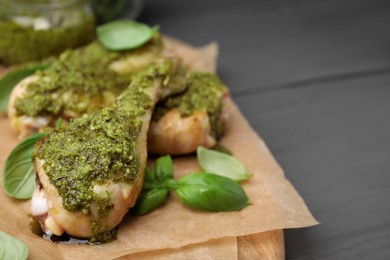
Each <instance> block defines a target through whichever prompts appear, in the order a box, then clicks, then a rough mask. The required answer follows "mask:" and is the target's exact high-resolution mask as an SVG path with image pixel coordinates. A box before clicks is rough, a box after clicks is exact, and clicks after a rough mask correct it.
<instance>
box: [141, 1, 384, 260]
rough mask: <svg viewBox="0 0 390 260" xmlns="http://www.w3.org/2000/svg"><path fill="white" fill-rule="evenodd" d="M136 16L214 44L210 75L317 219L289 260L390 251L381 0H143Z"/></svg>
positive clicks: (298, 234) (291, 244)
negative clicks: (215, 63) (216, 52)
mask: <svg viewBox="0 0 390 260" xmlns="http://www.w3.org/2000/svg"><path fill="white" fill-rule="evenodd" d="M140 20H142V21H144V22H147V23H148V24H151V25H154V24H160V26H161V31H162V32H163V33H166V34H168V35H171V36H174V37H177V38H179V39H182V40H184V41H187V42H189V43H191V44H194V45H202V44H205V43H208V42H210V41H212V40H216V41H218V42H219V44H220V59H219V71H218V73H219V75H220V76H221V77H222V79H223V80H224V81H225V82H226V83H227V84H228V85H229V87H230V89H231V91H232V96H233V98H234V100H235V101H236V102H237V103H238V105H239V106H240V108H241V109H242V111H243V113H244V114H245V115H246V117H247V118H248V119H249V121H250V122H251V124H252V125H253V127H254V128H255V129H256V131H257V132H258V133H259V134H260V135H261V136H262V137H263V138H264V139H265V141H266V142H267V144H268V146H269V147H270V149H271V150H272V152H273V154H274V155H275V157H276V158H277V160H278V161H279V162H280V164H281V165H282V167H283V168H284V170H285V172H286V175H287V178H288V179H289V180H290V181H291V182H292V183H293V185H294V186H295V187H296V189H297V190H298V191H299V193H300V194H301V195H302V196H303V198H304V199H305V201H306V203H307V205H308V206H309V208H310V209H311V211H312V213H313V214H314V216H315V217H316V218H317V219H318V220H319V221H320V222H321V223H322V224H321V225H319V226H316V227H313V228H306V229H296V230H286V231H285V242H286V257H287V258H288V259H390V206H389V205H390V202H389V199H390V1H389V0H322V1H319V0H266V1H260V0H252V1H249V0H247V1H228V0H218V1H217V0H213V1H211V0H209V1H206V0H198V1H180V0H165V1H161V0H146V2H145V8H144V11H143V13H142V15H141V17H140Z"/></svg>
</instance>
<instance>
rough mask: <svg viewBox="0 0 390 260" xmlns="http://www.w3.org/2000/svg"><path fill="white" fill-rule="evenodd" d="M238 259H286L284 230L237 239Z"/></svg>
mask: <svg viewBox="0 0 390 260" xmlns="http://www.w3.org/2000/svg"><path fill="white" fill-rule="evenodd" d="M237 247H238V259H240V260H244V259H278V260H279V259H285V250H284V234H283V230H272V231H267V232H262V233H258V234H251V235H246V236H239V237H237Z"/></svg>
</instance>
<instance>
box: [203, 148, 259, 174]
mask: <svg viewBox="0 0 390 260" xmlns="http://www.w3.org/2000/svg"><path fill="white" fill-rule="evenodd" d="M197 156H198V161H199V164H200V165H201V167H202V169H203V170H204V171H205V172H209V173H214V174H217V175H220V176H225V177H227V178H230V179H232V180H234V181H238V182H239V181H243V180H246V179H249V178H250V177H252V174H250V173H247V171H246V169H245V166H244V164H242V162H240V161H239V160H237V159H236V158H235V157H233V156H231V155H228V154H225V153H221V152H218V151H213V150H209V149H206V148H204V147H198V149H197Z"/></svg>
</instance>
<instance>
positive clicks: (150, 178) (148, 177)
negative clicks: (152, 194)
mask: <svg viewBox="0 0 390 260" xmlns="http://www.w3.org/2000/svg"><path fill="white" fill-rule="evenodd" d="M155 180H156V176H155V174H154V171H153V169H152V168H150V167H149V166H146V169H145V177H144V184H145V183H153V182H155Z"/></svg>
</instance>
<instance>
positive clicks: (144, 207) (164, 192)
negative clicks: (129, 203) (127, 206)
mask: <svg viewBox="0 0 390 260" xmlns="http://www.w3.org/2000/svg"><path fill="white" fill-rule="evenodd" d="M167 197H168V189H152V190H149V191H147V192H143V193H141V195H140V197H139V198H138V200H137V203H136V204H135V206H134V208H133V209H132V212H134V213H135V214H137V215H144V214H146V213H149V212H151V211H152V210H154V209H155V208H157V207H158V206H160V205H161V204H163V203H164V201H165V200H166V199H167Z"/></svg>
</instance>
